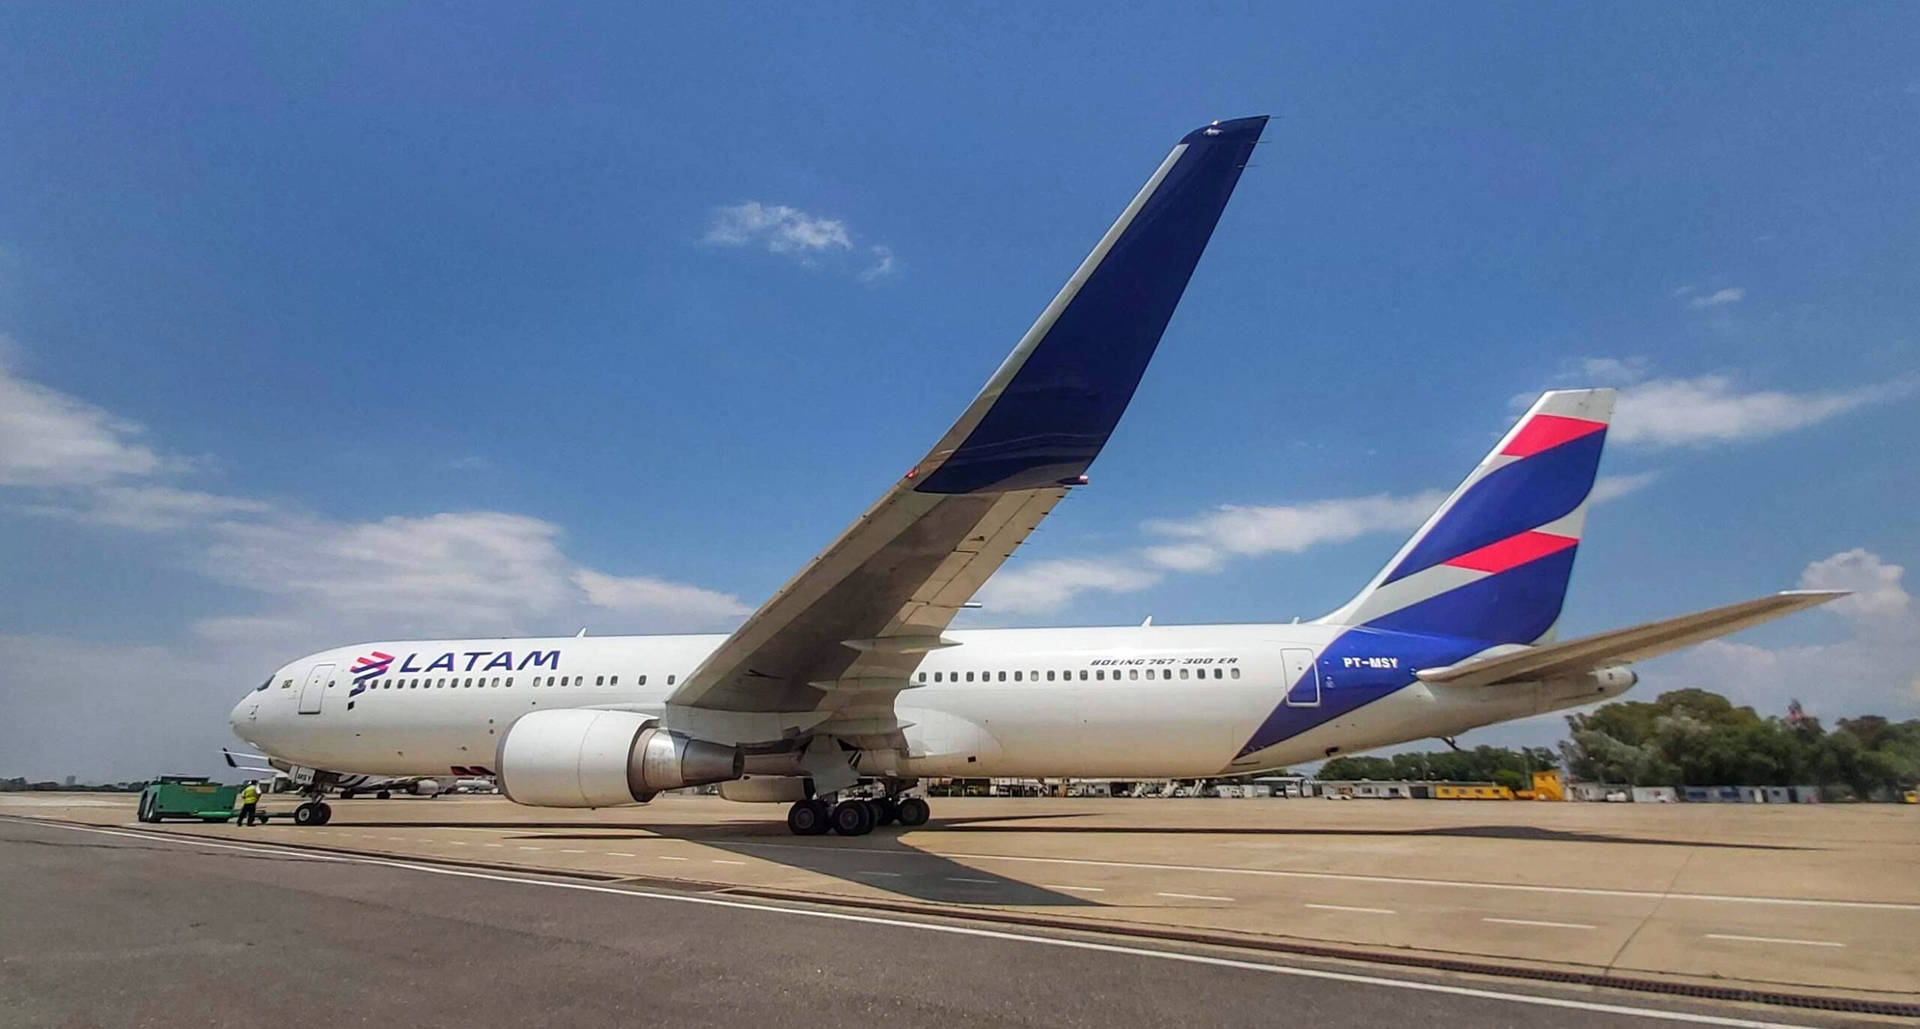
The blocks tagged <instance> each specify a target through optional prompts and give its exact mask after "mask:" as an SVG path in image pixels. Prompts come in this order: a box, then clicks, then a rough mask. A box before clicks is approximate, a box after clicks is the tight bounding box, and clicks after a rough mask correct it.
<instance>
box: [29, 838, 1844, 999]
mask: <svg viewBox="0 0 1920 1029" xmlns="http://www.w3.org/2000/svg"><path fill="white" fill-rule="evenodd" d="M0 819H4V820H5V821H9V822H18V823H20V824H24V825H35V826H40V827H42V828H50V829H66V830H69V831H71V832H86V833H99V834H101V835H105V836H124V837H127V838H128V839H135V840H142V841H146V842H153V841H155V840H158V841H162V842H167V843H175V844H178V845H180V846H188V847H211V848H215V849H219V850H239V851H245V852H247V853H249V854H254V855H259V856H266V857H278V858H280V859H282V860H290V861H312V860H320V861H339V862H343V863H346V864H356V865H373V866H377V867H381V868H397V869H404V870H406V871H411V872H419V873H421V874H423V875H443V876H450V877H453V878H458V879H479V880H484V881H487V882H497V883H511V884H514V885H518V886H539V887H545V888H547V889H555V890H576V891H579V892H582V893H599V894H610V895H612V896H617V897H628V898H631V899H635V900H654V901H663V902H668V903H674V904H702V905H706V906H708V907H719V908H731V909H734V910H739V911H754V912H759V913H762V914H768V915H784V916H787V917H790V918H821V919H826V920H828V921H834V922H849V923H853V924H857V925H880V926H887V927H889V928H896V929H910V930H914V931H917V932H928V933H941V934H944V935H948V936H970V937H973V938H974V939H985V940H1001V941H1005V942H1010V943H1027V944H1032V945H1034V946H1039V947H1060V948H1064V949H1067V950H1084V951H1090V952H1094V953H1100V954H1117V955H1121V956H1125V957H1138V958H1148V959H1152V960H1159V961H1171V962H1176V963H1180V964H1189V965H1206V966H1209V967H1213V968H1232V969H1239V970H1243V971H1249V972H1265V973H1268V974H1270V975H1283V976H1291V977H1293V978H1298V979H1319V980H1321V981H1323V982H1339V983H1350V984H1353V985H1357V986H1378V987H1383V988H1386V989H1396V990H1412V991H1414V992H1416V993H1434V994H1442V995H1445V996H1450V997H1473V998H1477V999H1481V1000H1496V1001H1506V1002H1509V1003H1514V1004H1528V1005H1533V1006H1535V1007H1545V1008H1559V1009H1561V1010H1570V1011H1594V1012H1599V1013H1602V1014H1609V1015H1623V1016H1627V1017H1632V1018H1646V1019H1654V1020H1659V1021H1667V1022H1684V1023H1687V1024H1689V1025H1712V1026H1723V1027H1726V1029H1812V1027H1808V1026H1804V1025H1795V1024H1793V1023H1788V1022H1763V1021H1760V1020H1758V1019H1752V1018H1735V1017H1731V1016H1726V1015H1707V1014H1697V1013H1694V1012H1691V1011H1663V1010H1661V1009H1659V1008H1641V1007H1633V1006H1631V1005H1627V1004H1608V1003H1603V1002H1599V1001H1591V1000H1580V999H1578V998H1573V997H1554V996H1545V995H1540V994H1531V993H1506V992H1502V991H1500V990H1492V989H1485V988H1482V987H1477V986H1461V985H1456V984H1453V983H1439V982H1425V981H1422V980H1418V979H1392V978H1388V977H1386V976H1380V975H1366V974H1363V973H1359V972H1341V971H1335V970H1333V969H1327V968H1303V967H1300V966H1297V965H1274V964H1266V963H1264V962H1259V961H1248V960H1242V959H1236V958H1226V957H1216V956H1214V955H1211V954H1192V953H1187V952H1184V951H1176V950H1154V949H1152V948H1150V947H1141V946H1131V945H1127V944H1120V943H1098V942H1095V941H1093V940H1081V939H1073V938H1069V937H1061V936H1044V935H1038V934H1028V933H1020V932H1014V931H1011V930H1008V929H982V928H976V927H974V926H966V925H952V924H948V923H944V922H917V921H914V920H913V919H910V918H891V917H887V916H883V915H862V914H853V913H851V912H846V911H828V910H821V909H817V908H803V907H786V906H783V905H780V904H775V903H765V902H760V901H753V900H747V899H744V898H739V897H728V898H721V897H715V896H712V895H709V894H681V893H656V892H653V891H651V890H636V889H629V888H624V887H618V886H603V885H597V884H594V883H580V882H565V881H556V880H549V879H528V878H524V877H522V876H517V875H507V874H503V873H498V872H485V871H477V870H472V869H463V868H443V867H439V866H436V865H422V864H415V863H413V862H410V861H401V860H397V859H391V858H377V857H354V856H348V855H341V854H328V853H326V852H324V851H307V850H303V849H301V848H299V847H298V846H297V845H291V846H283V847H257V846H248V845H244V844H241V845H235V844H227V843H215V842H212V841H210V840H204V839H199V838H196V837H193V836H188V835H186V834H176V833H168V832H144V831H138V832H130V831H125V830H120V829H102V828H97V827H93V826H82V825H71V824H68V823H64V822H44V821H40V820H38V819H28V818H12V817H8V816H4V815H0Z"/></svg>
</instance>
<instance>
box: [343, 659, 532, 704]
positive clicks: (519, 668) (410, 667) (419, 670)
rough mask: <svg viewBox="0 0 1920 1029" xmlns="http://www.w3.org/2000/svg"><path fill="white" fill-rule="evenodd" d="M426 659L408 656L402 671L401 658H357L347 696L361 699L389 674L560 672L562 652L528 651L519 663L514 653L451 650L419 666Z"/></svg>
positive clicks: (354, 660) (354, 662) (350, 670)
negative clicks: (370, 688)
mask: <svg viewBox="0 0 1920 1029" xmlns="http://www.w3.org/2000/svg"><path fill="white" fill-rule="evenodd" d="M423 656H425V655H422V654H419V653H413V654H408V655H407V656H406V659H405V660H401V661H400V667H398V668H395V667H393V663H394V661H396V660H399V659H397V658H395V657H394V656H393V655H392V654H384V653H381V652H380V651H378V650H376V651H374V652H373V654H372V655H371V656H367V657H357V658H354V659H353V667H352V668H351V669H349V672H351V674H352V675H353V689H352V690H351V691H350V692H348V694H347V696H348V697H357V696H359V695H360V694H361V693H363V692H365V691H366V690H367V689H368V688H369V684H371V683H372V682H373V681H374V680H376V679H378V678H380V677H381V676H384V675H386V674H387V673H389V672H392V673H393V674H395V675H414V674H421V675H424V674H426V673H428V672H462V671H465V672H501V671H505V672H524V671H526V670H527V669H529V668H543V669H546V670H547V671H550V672H557V671H559V670H560V652H559V651H557V650H529V651H525V652H523V653H522V654H521V655H520V657H519V660H517V661H516V660H515V659H514V652H513V651H511V650H460V651H450V652H448V653H445V654H441V655H439V656H437V657H435V658H434V659H433V660H432V661H430V662H428V663H427V664H425V665H422V664H420V663H419V662H420V658H421V657H423Z"/></svg>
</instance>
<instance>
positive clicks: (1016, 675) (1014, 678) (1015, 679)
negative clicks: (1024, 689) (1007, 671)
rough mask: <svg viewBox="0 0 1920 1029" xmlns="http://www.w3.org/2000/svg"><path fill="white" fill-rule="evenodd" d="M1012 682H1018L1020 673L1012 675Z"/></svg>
mask: <svg viewBox="0 0 1920 1029" xmlns="http://www.w3.org/2000/svg"><path fill="white" fill-rule="evenodd" d="M1013 681H1014V682H1019V681H1020V673H1019V672H1015V673H1013Z"/></svg>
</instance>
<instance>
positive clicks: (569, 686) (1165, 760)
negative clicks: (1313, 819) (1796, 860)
mask: <svg viewBox="0 0 1920 1029" xmlns="http://www.w3.org/2000/svg"><path fill="white" fill-rule="evenodd" d="M947 635H948V637H949V638H950V639H952V640H954V641H957V643H958V644H959V645H958V646H953V647H949V648H945V649H942V650H937V651H934V652H932V653H930V654H928V655H927V656H926V658H925V660H924V661H923V662H922V663H921V665H920V667H919V669H918V671H916V672H915V674H914V676H913V680H912V681H913V686H912V688H910V689H908V690H906V691H904V692H902V693H901V694H900V695H899V697H898V699H897V701H896V703H895V713H896V715H897V717H898V720H899V722H900V723H902V724H903V725H904V727H905V728H904V733H905V739H906V749H905V753H904V754H903V755H900V756H899V759H898V763H897V764H896V765H895V766H893V767H892V768H890V769H889V774H896V775H901V776H954V777H1012V776H1018V777H1107V778H1190V777H1201V776H1212V775H1226V774H1238V773H1243V772H1249V771H1256V770H1260V769H1266V768H1275V767H1281V766H1285V765H1288V764H1292V763H1296V762H1301V761H1308V760H1315V759H1319V758H1322V757H1326V756H1327V755H1329V754H1332V753H1350V752H1354V751H1359V750H1364V749H1368V748H1373V747H1379V746H1384V745H1387V744H1392V743H1398V742H1402V741H1406V740H1413V739H1421V738H1426V737H1435V736H1451V735H1453V734H1455V733H1459V732H1462V731H1464V730H1466V729H1470V728H1473V727H1475V726H1480V725H1487V724H1490V723H1493V722H1498V721H1503V720H1506V719H1511V718H1517V717H1522V716H1525V715H1530V714H1535V713H1538V712H1541V711H1549V710H1554V709H1557V708H1563V707H1571V706H1575V705H1579V704H1586V703H1591V702H1594V701H1597V700H1603V699H1606V697H1607V696H1611V695H1614V694H1617V693H1619V692H1622V691H1623V690H1624V689H1625V688H1626V685H1630V682H1629V683H1627V684H1618V683H1616V684H1612V685H1600V686H1596V685H1595V684H1594V683H1593V682H1591V681H1587V680H1579V681H1571V680H1570V681H1560V682H1547V683H1522V684H1510V685H1502V686H1499V687H1481V688H1475V689H1453V688H1445V687H1437V686H1429V685H1427V684H1425V683H1422V682H1419V681H1418V680H1416V679H1414V677H1413V674H1412V673H1413V672H1414V671H1415V670H1417V669H1418V668H1422V667H1434V666H1436V665H1439V664H1445V663H1448V662H1449V661H1452V660H1459V659H1461V658H1464V657H1466V656H1469V653H1470V652H1471V651H1472V649H1473V648H1472V645H1470V644H1466V643H1465V642H1464V641H1450V640H1433V639H1427V638H1423V637H1413V636H1399V635H1395V634H1388V633H1371V632H1369V631H1367V630H1353V629H1346V628H1343V627H1340V626H1333V625H1321V624H1292V625H1204V626H1142V627H1124V628H1072V629H990V630H974V631H952V632H949V633H948V634H947ZM725 638H726V637H724V636H720V635H704V636H605V637H582V638H543V639H494V640H421V641H398V642H390V643H373V644H363V645H357V646H352V647H341V648H336V649H333V650H328V651H322V652H320V653H317V654H312V655H308V656H307V657H303V658H301V659H299V660H297V661H294V662H292V663H290V664H288V665H286V666H284V667H282V668H281V669H280V670H279V671H277V672H276V673H275V675H274V677H273V678H272V679H271V680H269V681H268V682H267V683H266V684H264V685H263V686H262V687H261V688H259V689H256V690H255V691H254V692H252V693H250V694H248V695H247V696H246V697H245V698H244V699H242V700H241V702H240V703H239V704H238V705H237V706H236V707H235V708H234V710H233V714H232V722H233V727H234V730H235V731H236V732H237V733H239V735H240V736H241V737H242V738H244V739H246V740H247V741H248V742H250V743H252V744H253V745H255V746H257V747H259V748H260V749H261V750H263V751H264V752H266V753H267V754H268V755H270V756H272V757H275V758H278V759H280V760H282V761H284V762H288V763H291V764H295V765H302V766H306V767H310V768H315V769H324V770H329V771H334V772H343V773H367V774H382V775H449V774H456V775H457V774H464V773H465V772H467V771H476V770H481V771H483V770H487V769H490V768H492V767H493V766H494V765H495V753H496V748H497V747H498V745H499V742H500V739H501V737H502V736H503V735H504V734H505V733H506V731H507V729H508V727H510V726H511V725H512V724H513V723H514V721H515V720H516V719H517V718H519V717H520V716H522V715H524V714H527V713H528V712H531V711H537V710H540V709H543V708H545V709H552V708H579V707H594V708H618V709H625V710H632V711H637V712H642V713H644V714H647V715H649V716H655V717H659V718H661V719H662V722H663V724H664V725H665V726H666V727H668V728H680V727H681V726H678V725H676V720H677V719H679V718H680V717H682V716H683V715H684V714H685V712H683V710H682V709H678V708H675V707H673V706H670V705H669V704H668V703H667V698H668V697H669V696H670V695H671V694H672V693H673V691H674V689H675V686H676V684H678V683H680V682H681V681H682V680H683V679H684V677H685V676H686V675H687V674H688V673H690V672H692V671H693V670H694V669H695V668H696V667H698V666H699V664H700V662H701V661H702V660H703V659H705V658H706V656H707V655H708V654H709V653H711V652H712V651H713V650H714V649H715V648H716V647H718V646H719V645H720V644H721V643H722V641H723V640H724V639H725ZM374 669H378V670H377V671H376V670H374ZM700 731H701V733H702V734H703V735H705V736H708V737H711V736H712V735H713V733H712V731H711V729H710V728H706V727H702V728H701V730H700ZM715 742H721V743H734V742H742V743H751V742H755V741H751V740H728V739H719V740H716V741H715Z"/></svg>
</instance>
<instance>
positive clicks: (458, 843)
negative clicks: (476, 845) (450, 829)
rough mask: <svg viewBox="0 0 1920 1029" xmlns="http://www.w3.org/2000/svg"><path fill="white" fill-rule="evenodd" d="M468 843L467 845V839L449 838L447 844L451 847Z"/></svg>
mask: <svg viewBox="0 0 1920 1029" xmlns="http://www.w3.org/2000/svg"><path fill="white" fill-rule="evenodd" d="M466 845H467V841H465V840H448V841H447V846H449V847H464V846H466Z"/></svg>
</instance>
